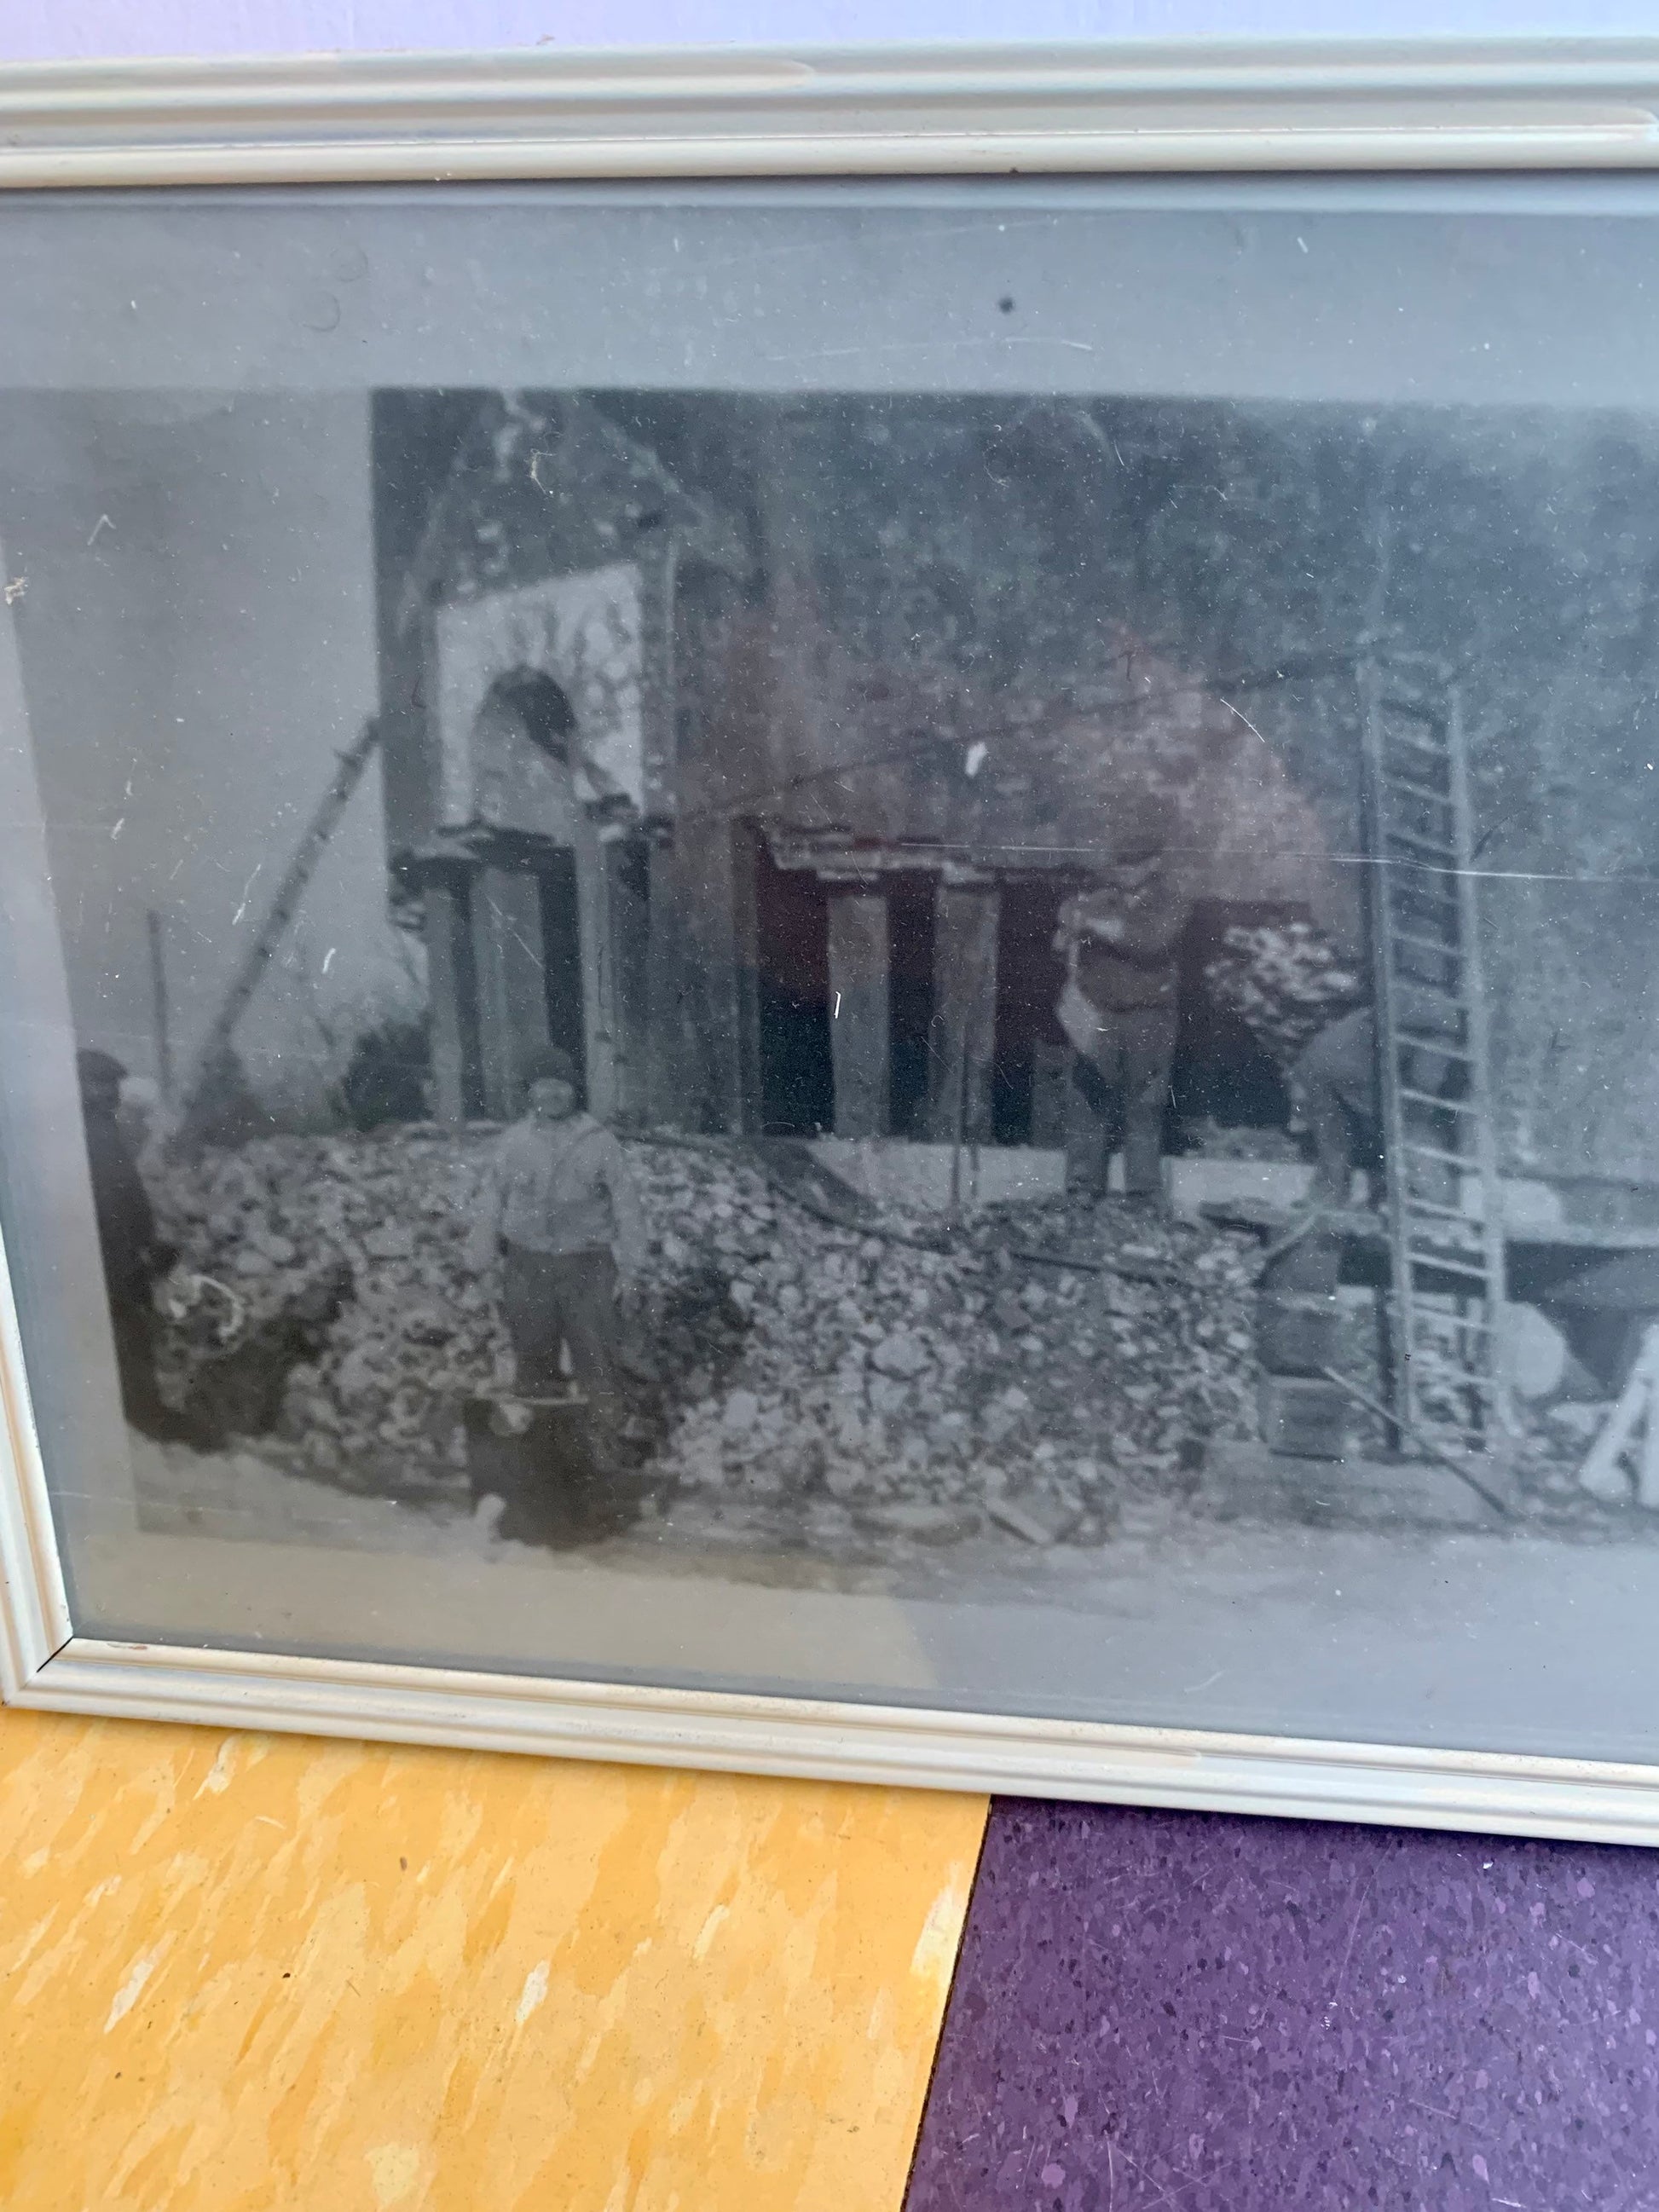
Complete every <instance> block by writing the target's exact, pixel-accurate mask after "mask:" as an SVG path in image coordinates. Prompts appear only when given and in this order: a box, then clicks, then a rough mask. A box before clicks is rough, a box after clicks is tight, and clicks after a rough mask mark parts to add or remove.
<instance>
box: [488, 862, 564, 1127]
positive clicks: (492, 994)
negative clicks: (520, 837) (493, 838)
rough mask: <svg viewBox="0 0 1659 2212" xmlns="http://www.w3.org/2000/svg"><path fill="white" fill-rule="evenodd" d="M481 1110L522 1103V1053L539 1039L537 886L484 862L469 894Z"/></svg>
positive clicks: (541, 984)
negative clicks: (481, 1074) (475, 963)
mask: <svg viewBox="0 0 1659 2212" xmlns="http://www.w3.org/2000/svg"><path fill="white" fill-rule="evenodd" d="M472 939H473V945H474V949H475V954H476V957H477V963H478V1046H479V1057H480V1059H481V1060H482V1061H483V1094H484V1111H485V1113H486V1114H488V1115H489V1116H490V1117H491V1118H492V1119H493V1120H495V1121H511V1120H512V1119H513V1117H514V1116H515V1115H517V1114H519V1113H520V1111H521V1110H522V1108H523V1105H524V1081H523V1073H522V1070H523V1066H524V1060H525V1054H526V1052H527V1050H528V1049H529V1048H531V1047H532V1046H533V1045H537V1044H545V1043H546V1042H547V982H546V977H545V975H544V973H543V964H542V907H541V890H540V887H539V885H538V883H537V881H536V878H535V877H534V876H533V875H532V874H530V873H529V872H527V871H526V870H524V869H522V868H484V869H483V870H481V871H480V872H479V875H478V878H477V884H476V887H475V889H474V891H473V896H472Z"/></svg>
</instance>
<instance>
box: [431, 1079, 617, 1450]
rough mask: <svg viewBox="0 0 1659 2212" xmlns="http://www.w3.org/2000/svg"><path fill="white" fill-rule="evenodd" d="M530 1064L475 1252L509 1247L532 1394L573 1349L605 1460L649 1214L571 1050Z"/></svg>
mask: <svg viewBox="0 0 1659 2212" xmlns="http://www.w3.org/2000/svg"><path fill="white" fill-rule="evenodd" d="M525 1074H526V1112H525V1115H524V1118H523V1119H522V1121H515V1122H514V1123H513V1127H511V1128H510V1129H509V1130H508V1131H507V1133H506V1135H505V1136H503V1137H502V1139H501V1142H500V1143H499V1145H498V1146H496V1148H495V1157H494V1158H493V1159H492V1160H491V1162H490V1169H489V1179H488V1182H487V1183H486V1185H485V1190H484V1197H483V1205H482V1206H481V1207H480V1210H479V1213H478V1218H477V1222H476V1224H475V1225H474V1227H473V1231H472V1235H471V1239H470V1240H469V1243H468V1259H469V1261H470V1262H471V1265H472V1267H474V1268H475V1269H477V1272H479V1273H483V1271H484V1269H486V1268H487V1267H489V1265H490V1263H491V1261H493V1260H494V1259H495V1256H496V1254H497V1253H498V1252H499V1253H500V1255H501V1317H502V1319H503V1321H504V1322H505V1323H506V1325H507V1338H508V1340H509V1342H510V1343H511V1345H512V1346H513V1363H514V1366H515V1369H516V1372H517V1379H518V1387H519V1389H520V1390H522V1391H523V1392H524V1394H525V1395H526V1396H527V1397H535V1396H542V1395H556V1394H557V1393H558V1392H559V1391H560V1390H561V1389H562V1387H563V1383H562V1373H561V1365H560V1352H561V1349H562V1348H563V1347H568V1351H569V1353H570V1365H571V1370H572V1373H573V1375H574V1379H575V1382H576V1384H577V1386H578V1388H579V1389H580V1390H581V1391H582V1393H583V1395H585V1396H586V1399H587V1401H588V1407H589V1428H590V1431H591V1433H592V1447H593V1452H594V1456H595V1459H596V1461H599V1462H602V1461H604V1460H605V1459H606V1458H608V1457H609V1456H610V1455H611V1450H612V1449H613V1448H614V1445H615V1443H616V1441H617V1436H618V1434H619V1431H620V1429H621V1416H622V1408H621V1402H620V1399H619V1395H618V1384H617V1367H618V1364H619V1363H618V1352H617V1328H618V1323H619V1318H620V1316H619V1302H620V1299H621V1297H623V1296H624V1295H631V1294H632V1292H633V1291H634V1289H635V1286H636V1285H637V1284H638V1282H639V1279H640V1276H641V1272H642V1270H643V1268H644V1265H645V1252H646V1235H645V1218H644V1215H643V1212H641V1206H640V1199H639V1192H638V1190H637V1188H635V1182H634V1177H633V1174H632V1172H631V1170H629V1165H628V1161H627V1159H626V1158H625V1157H624V1155H623V1149H622V1146H620V1145H619V1144H618V1143H617V1139H616V1138H615V1137H614V1136H613V1135H612V1134H611V1131H610V1130H609V1129H607V1128H606V1127H605V1126H604V1125H603V1123H601V1122H599V1121H595V1120H594V1119H593V1117H592V1115H590V1114H587V1113H586V1112H583V1111H581V1110H580V1109H579V1108H578V1105H577V1103H576V1070H575V1066H574V1062H573V1061H572V1060H571V1058H570V1055H569V1054H568V1053H566V1052H561V1051H560V1050H559V1049H558V1048H556V1046H552V1045H549V1046H544V1047H543V1048H540V1049H538V1051H537V1052H535V1053H534V1054H532V1056H531V1061H530V1065H529V1066H527V1067H526V1071H525Z"/></svg>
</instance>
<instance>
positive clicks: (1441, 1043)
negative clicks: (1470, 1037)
mask: <svg viewBox="0 0 1659 2212" xmlns="http://www.w3.org/2000/svg"><path fill="white" fill-rule="evenodd" d="M1394 1041H1395V1045H1396V1046H1398V1045H1402V1044H1411V1045H1416V1046H1418V1047H1419V1048H1421V1049H1422V1050H1423V1051H1425V1052H1428V1051H1434V1052H1438V1053H1443V1054H1444V1055H1445V1057H1446V1058H1447V1059H1448V1060H1467V1061H1468V1062H1470V1063H1471V1064H1472V1063H1473V1061H1474V1054H1473V1053H1472V1052H1471V1051H1470V1050H1469V1048H1468V1046H1467V1045H1461V1044H1448V1043H1447V1042H1445V1040H1444V1038H1443V1037H1437V1036H1424V1034H1423V1032H1422V1030H1401V1029H1396V1030H1395V1033H1394Z"/></svg>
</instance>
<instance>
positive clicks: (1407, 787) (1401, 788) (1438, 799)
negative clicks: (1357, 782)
mask: <svg viewBox="0 0 1659 2212" xmlns="http://www.w3.org/2000/svg"><path fill="white" fill-rule="evenodd" d="M1383 785H1384V787H1385V788H1386V789H1387V790H1389V791H1391V792H1403V793H1405V795H1406V797H1407V799H1426V800H1427V801H1428V802H1429V804H1430V805H1431V806H1448V807H1449V806H1454V805H1455V804H1456V801H1455V799H1453V797H1452V795H1451V793H1449V791H1431V790H1430V788H1429V787H1428V785H1427V784H1426V783H1412V782H1409V781H1407V778H1406V777H1405V776H1403V775H1389V774H1388V772H1387V771H1386V770H1384V772H1383Z"/></svg>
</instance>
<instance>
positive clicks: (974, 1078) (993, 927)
mask: <svg viewBox="0 0 1659 2212" xmlns="http://www.w3.org/2000/svg"><path fill="white" fill-rule="evenodd" d="M1001 912H1002V897H1001V893H1000V890H999V889H998V886H997V884H996V883H995V882H994V881H984V882H966V883H952V882H951V880H950V879H949V878H948V877H947V878H941V879H940V880H939V883H938V884H936V885H935V887H934V891H933V1020H932V1023H931V1024H930V1025H929V1028H928V1031H927V1133H928V1135H929V1136H930V1137H931V1138H932V1139H933V1142H934V1143H935V1144H936V1145H955V1144H969V1145H988V1144H989V1143H990V1141H991V1063H992V1060H993V1058H994V1054H995V1050H996V1018H997V927H998V923H999V921H1000V917H1001Z"/></svg>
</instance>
